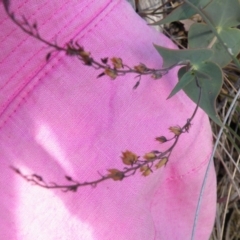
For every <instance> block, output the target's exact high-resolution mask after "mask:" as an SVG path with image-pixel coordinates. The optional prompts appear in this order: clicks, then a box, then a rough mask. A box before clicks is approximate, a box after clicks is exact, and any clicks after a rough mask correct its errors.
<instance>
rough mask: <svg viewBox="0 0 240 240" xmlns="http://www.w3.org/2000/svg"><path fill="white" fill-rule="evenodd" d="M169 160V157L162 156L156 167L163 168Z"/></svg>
mask: <svg viewBox="0 0 240 240" xmlns="http://www.w3.org/2000/svg"><path fill="white" fill-rule="evenodd" d="M167 162H168V158H167V157H164V158H162V159H161V160H160V161H159V162H158V163H157V164H156V165H155V167H156V169H158V168H161V167H162V166H164V165H166V163H167Z"/></svg>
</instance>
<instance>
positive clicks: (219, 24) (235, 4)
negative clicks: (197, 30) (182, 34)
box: [203, 0, 240, 28]
mask: <svg viewBox="0 0 240 240" xmlns="http://www.w3.org/2000/svg"><path fill="white" fill-rule="evenodd" d="M203 12H204V13H205V14H206V16H207V17H210V16H211V18H210V19H211V22H212V24H213V25H214V26H216V28H223V27H236V26H238V25H239V24H240V15H239V13H240V3H239V0H229V1H227V0H213V1H211V3H210V4H209V5H208V6H207V7H206V8H205V9H204V10H203Z"/></svg>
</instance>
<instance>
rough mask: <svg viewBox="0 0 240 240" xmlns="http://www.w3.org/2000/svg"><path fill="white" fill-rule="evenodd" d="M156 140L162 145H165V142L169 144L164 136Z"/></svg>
mask: <svg viewBox="0 0 240 240" xmlns="http://www.w3.org/2000/svg"><path fill="white" fill-rule="evenodd" d="M155 139H156V140H157V141H158V142H160V143H165V142H167V139H166V137H164V136H161V137H156V138H155Z"/></svg>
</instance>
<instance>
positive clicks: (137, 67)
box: [134, 63, 147, 73]
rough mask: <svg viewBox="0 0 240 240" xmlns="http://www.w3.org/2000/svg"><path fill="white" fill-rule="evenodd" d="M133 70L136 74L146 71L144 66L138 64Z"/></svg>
mask: <svg viewBox="0 0 240 240" xmlns="http://www.w3.org/2000/svg"><path fill="white" fill-rule="evenodd" d="M134 69H135V70H136V71H137V72H138V73H144V72H145V71H146V70H147V67H146V66H145V65H144V64H142V63H141V64H139V65H137V66H134Z"/></svg>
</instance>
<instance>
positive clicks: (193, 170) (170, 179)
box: [166, 153, 211, 182]
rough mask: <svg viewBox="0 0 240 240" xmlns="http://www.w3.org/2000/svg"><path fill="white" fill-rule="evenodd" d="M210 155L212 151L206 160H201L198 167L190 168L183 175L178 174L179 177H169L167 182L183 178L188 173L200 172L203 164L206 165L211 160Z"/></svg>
mask: <svg viewBox="0 0 240 240" xmlns="http://www.w3.org/2000/svg"><path fill="white" fill-rule="evenodd" d="M210 156H211V153H210V154H208V157H207V158H206V159H205V161H203V162H201V163H200V164H199V165H198V166H197V167H195V168H192V169H191V170H189V171H188V172H186V173H184V174H182V175H178V176H177V177H169V178H167V179H166V182H169V181H175V180H179V179H183V178H184V177H186V176H188V175H191V174H193V173H196V172H198V171H199V170H201V169H202V167H203V166H205V165H206V163H207V162H208V161H209V158H210Z"/></svg>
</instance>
